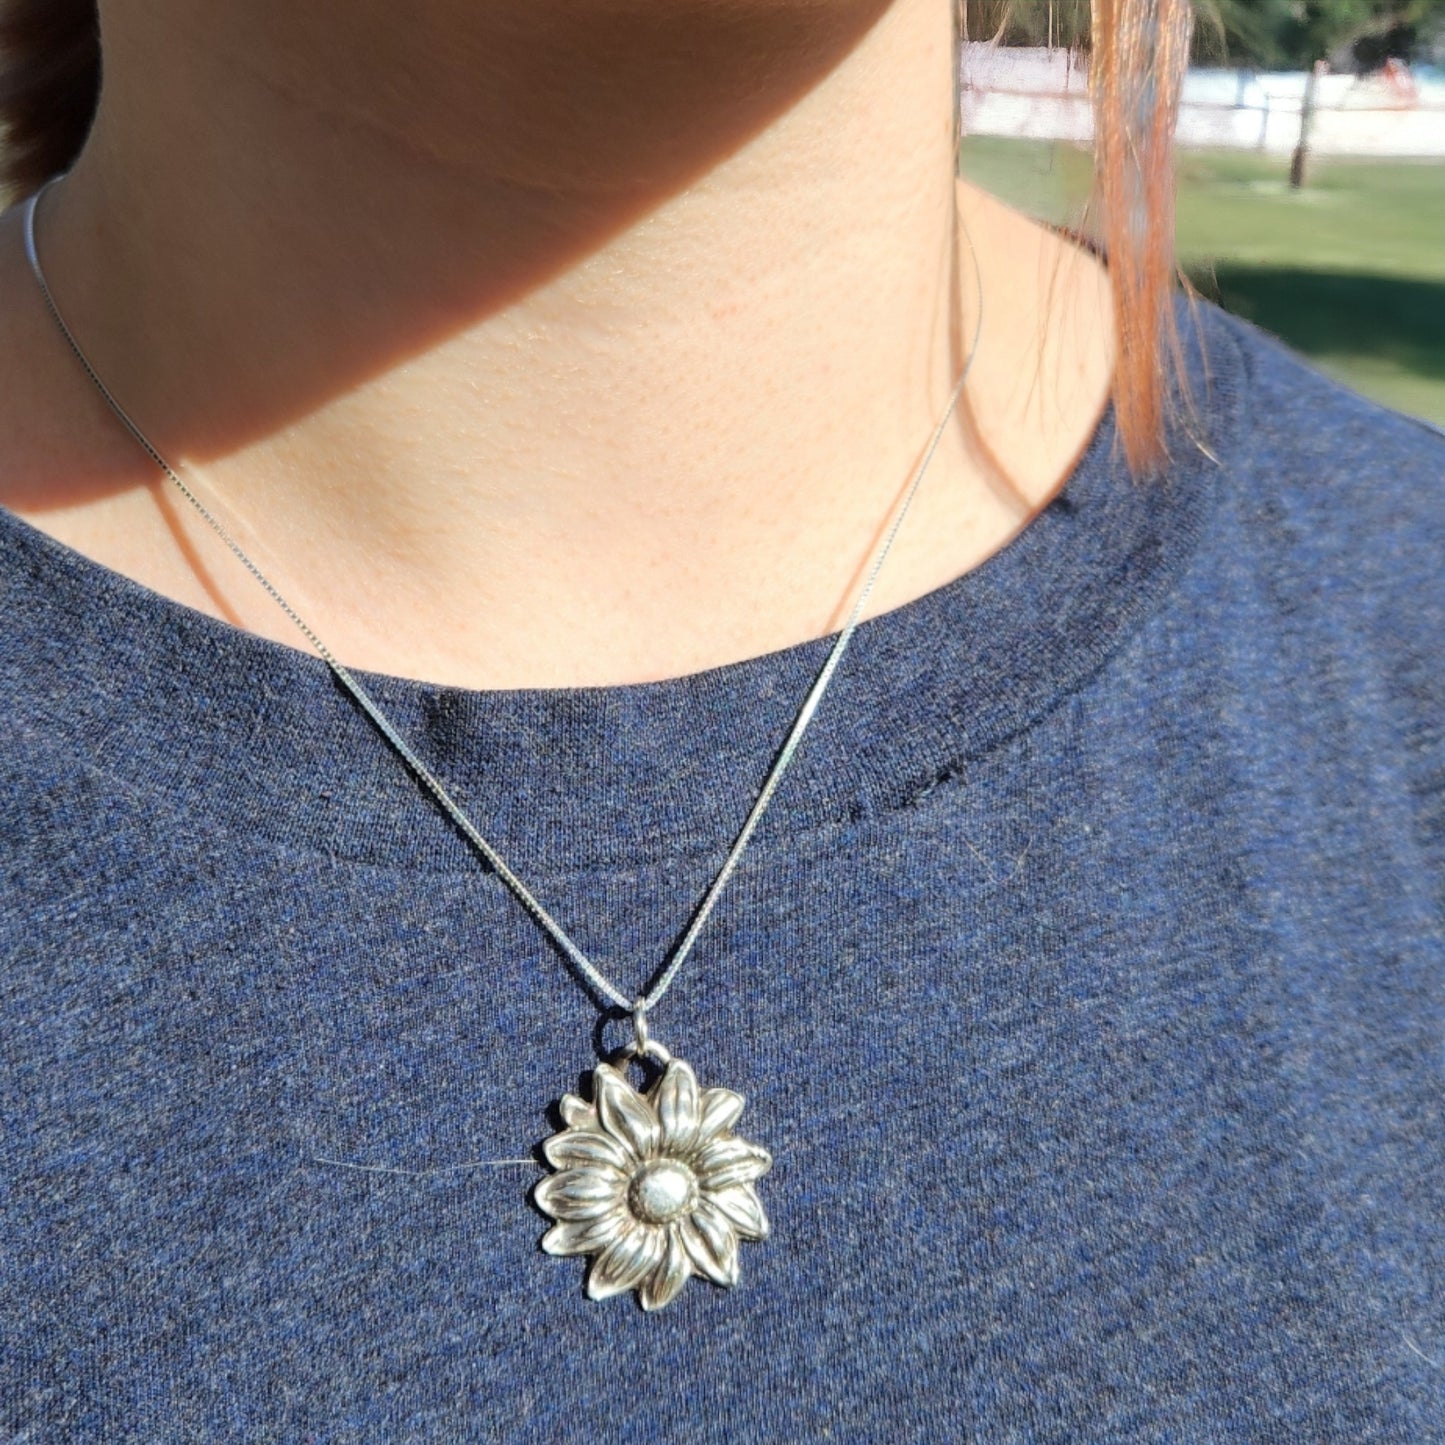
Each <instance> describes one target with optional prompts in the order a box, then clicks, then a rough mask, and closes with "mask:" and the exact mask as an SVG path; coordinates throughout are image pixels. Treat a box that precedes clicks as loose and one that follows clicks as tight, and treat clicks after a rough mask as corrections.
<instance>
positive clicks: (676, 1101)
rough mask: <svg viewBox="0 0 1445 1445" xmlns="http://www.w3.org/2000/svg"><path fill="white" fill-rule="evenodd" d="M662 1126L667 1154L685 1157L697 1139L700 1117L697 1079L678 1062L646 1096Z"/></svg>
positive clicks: (670, 1067)
mask: <svg viewBox="0 0 1445 1445" xmlns="http://www.w3.org/2000/svg"><path fill="white" fill-rule="evenodd" d="M649 1102H650V1103H651V1105H652V1107H653V1108H654V1109H655V1110H657V1118H658V1121H659V1122H660V1123H661V1125H662V1147H663V1149H664V1151H665V1152H666V1153H668V1154H676V1155H685V1154H686V1153H687V1152H688V1151H689V1150H690V1149H691V1148H692V1145H693V1141H694V1140H695V1139H696V1138H697V1125H698V1119H699V1117H700V1115H699V1110H698V1097H697V1075H696V1074H694V1073H693V1071H692V1069H691V1068H690V1067H689V1066H688V1065H687V1064H685V1063H683V1061H682V1060H681V1059H673V1060H672V1062H671V1063H669V1064H668V1066H667V1072H666V1073H665V1074H664V1075H663V1076H662V1078H661V1079H659V1080H658V1083H657V1087H656V1088H655V1089H653V1091H652V1093H651V1094H650V1095H649Z"/></svg>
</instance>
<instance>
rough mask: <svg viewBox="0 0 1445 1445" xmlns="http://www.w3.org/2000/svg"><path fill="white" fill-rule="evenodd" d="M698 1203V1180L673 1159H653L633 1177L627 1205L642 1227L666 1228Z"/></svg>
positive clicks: (689, 1170) (683, 1165) (685, 1167)
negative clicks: (665, 1225)
mask: <svg viewBox="0 0 1445 1445" xmlns="http://www.w3.org/2000/svg"><path fill="white" fill-rule="evenodd" d="M696 1200H697V1180H696V1179H695V1178H694V1177H693V1173H692V1170H691V1169H689V1168H688V1167H687V1165H686V1164H680V1163H679V1162H678V1161H677V1160H676V1159H655V1160H653V1162H652V1163H651V1164H645V1165H643V1167H642V1168H641V1169H639V1170H638V1171H637V1173H636V1174H634V1175H633V1176H632V1183H631V1184H630V1185H629V1186H628V1190H627V1202H628V1204H630V1205H631V1206H632V1212H633V1213H634V1214H635V1215H636V1216H637V1217H638V1218H639V1219H640V1220H642V1221H643V1223H644V1224H666V1223H667V1222H668V1221H669V1220H671V1219H676V1218H677V1217H678V1215H680V1214H686V1213H687V1211H688V1210H689V1209H691V1208H692V1206H693V1204H694V1203H695V1202H696Z"/></svg>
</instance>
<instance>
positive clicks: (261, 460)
mask: <svg viewBox="0 0 1445 1445" xmlns="http://www.w3.org/2000/svg"><path fill="white" fill-rule="evenodd" d="M101 15H102V35H103V43H104V54H105V88H104V93H103V95H102V101H101V107H100V112H99V115H98V117H97V120H96V124H95V126H94V128H93V129H92V131H91V134H90V138H89V140H88V141H87V144H86V146H85V149H84V151H83V153H82V155H81V156H80V158H79V159H78V161H77V162H76V164H75V166H74V167H73V168H72V171H71V173H70V175H69V176H68V177H67V178H66V179H65V180H64V181H62V182H60V183H58V184H57V185H55V186H52V187H51V188H50V190H49V191H48V192H47V193H46V195H45V198H44V200H43V202H42V203H41V206H40V209H39V217H38V224H37V235H38V239H39V248H40V254H41V258H42V261H43V263H44V266H45V270H46V274H47V276H48V278H49V280H50V284H51V287H52V289H53V291H54V293H55V296H56V299H57V302H58V304H59V305H60V307H61V310H62V312H63V313H64V314H65V316H66V319H67V321H68V322H69V324H70V325H71V326H72V328H73V329H74V330H75V332H76V335H77V337H78V338H79V340H80V342H81V345H82V346H83V347H84V348H85V350H86V352H87V354H88V355H89V357H90V358H91V361H92V362H93V364H94V365H95V367H96V369H97V371H98V372H99V373H100V375H101V376H102V378H104V379H105V380H106V382H107V384H108V385H109V386H110V387H111V389H112V390H113V391H114V392H115V393H116V395H117V397H118V398H119V399H120V401H121V402H122V404H123V405H124V406H125V407H126V408H127V409H128V410H129V411H130V412H131V414H132V415H133V416H134V417H135V418H136V420H137V422H138V423H139V425H140V426H141V427H142V429H143V430H144V431H145V432H146V433H147V435H149V436H150V438H151V440H152V441H153V442H154V443H155V444H156V445H157V447H158V448H159V449H160V451H161V452H162V453H163V454H164V455H165V456H166V457H167V459H168V460H169V461H170V462H171V463H172V465H174V466H176V467H177V469H178V470H179V471H181V472H182V474H183V475H186V476H187V477H188V479H192V480H194V482H195V485H196V486H197V489H198V490H199V491H200V492H201V493H202V495H203V496H204V498H205V499H206V500H207V501H208V502H214V503H215V504H216V506H217V508H218V510H220V511H221V513H222V515H223V516H224V518H225V519H226V520H227V522H228V524H230V525H231V526H233V527H234V529H235V531H236V533H237V535H238V536H239V538H240V540H241V541H242V544H243V545H244V546H245V547H246V549H247V550H248V551H250V552H251V553H252V555H253V556H254V557H255V558H256V560H257V561H258V562H259V563H260V564H261V565H262V567H263V568H264V569H266V570H267V571H268V572H269V573H270V575H271V576H272V578H273V580H274V581H275V582H276V583H277V584H278V585H279V586H280V588H281V590H282V592H283V593H285V594H286V595H288V596H289V597H290V598H291V600H292V601H293V602H294V603H295V604H296V605H297V607H298V608H299V609H300V611H301V612H302V614H303V616H305V617H306V618H307V619H308V621H310V622H312V623H313V624H314V625H315V627H316V629H317V630H318V632H320V634H321V635H322V636H323V637H324V638H325V639H326V640H327V641H328V642H329V643H330V644H331V645H332V647H333V648H334V650H335V651H336V652H337V653H338V654H339V655H340V656H341V658H342V659H343V660H344V661H346V662H347V663H349V664H351V665H353V666H356V667H359V668H364V669H368V670H374V671H378V672H387V673H392V674H396V675H399V676H403V677H411V678H419V679H427V680H430V681H434V682H440V683H448V684H453V685H458V686H465V687H475V688H506V687H554V686H579V685H593V684H617V683H628V682H642V681H649V680H653V679H658V678H664V677H672V676H678V675H681V674H683V673H687V672H692V671H696V670H699V669H702V668H706V667H711V666H715V665H718V664H722V663H726V662H730V661H734V660H736V659H740V658H744V657H750V656H756V655H758V654H761V653H764V652H768V651H771V650H774V649H777V648H781V647H786V646H789V645H792V644H795V643H798V642H801V641H804V640H806V639H809V638H813V637H817V636H821V635H823V634H824V633H827V632H829V631H832V630H836V628H837V627H838V626H840V625H841V623H842V620H843V618H844V616H845V615H846V608H847V605H848V603H849V602H850V601H851V599H852V596H853V593H854V590H855V589H856V586H857V585H858V583H859V581H860V579H861V569H862V567H863V565H864V563H865V561H866V559H867V557H868V555H869V554H870V552H871V550H872V548H873V547H874V546H875V545H876V542H877V540H878V539H879V537H880V535H881V527H882V525H883V522H884V519H885V515H886V514H887V513H888V512H889V510H890V509H891V507H892V506H893V505H894V503H895V502H896V500H897V499H898V497H899V496H900V494H901V491H902V488H903V486H904V485H905V483H906V482H907V480H908V477H909V475H910V473H911V471H912V468H913V467H914V466H915V465H916V463H917V461H918V459H919V457H920V455H921V452H922V448H923V445H924V443H925V441H926V439H927V437H928V435H929V433H930V432H931V430H932V427H933V425H934V423H935V421H936V419H937V417H938V415H939V414H940V412H941V410H942V408H943V405H944V403H945V401H946V400H947V397H948V393H949V391H950V390H951V389H952V386H953V382H954V380H955V378H956V376H957V372H958V369H959V366H960V365H961V363H962V360H963V357H964V355H965V353H966V350H967V346H968V343H969V341H970V339H971V337H972V335H973V328H974V321H975V318H976V317H977V315H978V310H979V304H980V302H979V295H978V292H977V288H976V286H975V283H974V268H973V262H972V260H971V259H970V254H969V249H968V244H967V242H965V241H961V239H960V218H961V220H962V222H963V223H964V224H966V227H967V233H968V237H969V238H971V241H972V244H973V246H974V248H976V251H977V255H978V263H979V267H980V270H981V273H982V291H983V297H984V301H983V318H984V320H983V331H982V340H981V345H980V349H979V353H978V359H977V361H976V363H975V366H974V369H973V371H972V373H971V375H970V379H969V383H968V388H967V391H966V392H965V397H964V402H963V403H962V404H961V406H960V410H959V413H958V416H957V418H956V421H955V423H954V424H953V425H951V426H950V428H949V429H948V431H947V432H946V434H945V437H944V440H943V442H942V444H941V445H940V448H939V450H938V452H937V454H936V456H935V458H934V461H933V464H932V466H931V468H930V470H929V473H928V475H927V478H926V480H925V482H924V485H923V487H922V489H921V490H920V492H919V494H918V497H917V499H916V501H915V503H914V505H913V509H912V511H911V512H910V515H909V519H908V522H907V524H906V526H905V528H904V530H903V532H902V533H901V534H900V536H899V539H898V542H897V544H896V546H895V547H894V550H893V553H892V554H891V556H890V558H889V561H888V564H887V566H886V567H885V569H884V572H883V574H882V576H881V577H880V580H879V583H878V586H877V588H876V589H875V592H874V594H873V597H872V599H871V600H870V603H869V606H868V608H867V612H866V614H865V615H868V616H872V615H876V614H878V613H880V612H883V611H886V610H889V609H891V608H893V607H896V606H898V605H901V604H902V603H904V602H907V601H909V600H911V599H913V598H916V597H919V596H921V595H922V594H923V593H925V592H928V591H930V590H932V589H933V588H935V587H938V586H941V585H942V584H943V583H945V582H947V581H949V580H950V579H952V578H954V577H957V576H959V575H960V574H962V573H963V572H965V571H967V570H969V569H970V568H972V567H974V566H976V565H977V564H978V563H979V562H980V561H982V560H983V559H985V558H986V557H988V556H989V555H990V554H991V553H993V552H994V551H996V550H997V549H998V548H999V547H1000V546H1002V545H1003V544H1004V543H1006V542H1007V541H1008V540H1009V539H1010V538H1011V537H1012V536H1014V535H1016V533H1017V532H1018V531H1019V530H1020V529H1021V528H1022V527H1024V526H1025V525H1027V522H1028V520H1029V519H1030V518H1031V517H1032V516H1033V515H1034V514H1035V513H1036V512H1037V511H1038V510H1039V508H1040V507H1042V506H1043V505H1044V504H1045V503H1046V502H1047V501H1048V500H1049V498H1050V497H1052V496H1053V495H1054V494H1055V493H1056V492H1057V490H1058V489H1059V487H1060V486H1061V485H1062V484H1063V482H1064V481H1065V480H1066V478H1067V476H1068V474H1069V472H1070V471H1071V470H1072V468H1073V466H1074V464H1075V463H1076V461H1077V459H1078V456H1079V455H1080V453H1081V451H1082V450H1083V448H1084V447H1085V445H1086V444H1087V442H1088V440H1089V438H1090V436H1091V435H1092V433H1093V431H1094V429H1095V427H1096V425H1097V423H1098V419H1099V416H1100V413H1101V411H1102V409H1103V407H1104V406H1105V404H1106V400H1107V394H1108V387H1109V382H1110V376H1111V372H1112V368H1113V351H1114V338H1113V331H1112V325H1111V319H1110V310H1109V298H1108V278H1107V276H1106V274H1105V273H1104V271H1103V269H1102V268H1101V267H1100V266H1099V265H1098V263H1097V262H1096V261H1094V260H1093V258H1092V257H1090V256H1089V255H1088V253H1087V252H1084V251H1082V250H1079V249H1077V248H1075V247H1074V246H1072V245H1071V244H1069V243H1068V242H1066V241H1064V240H1062V239H1059V238H1057V237H1055V236H1054V235H1053V234H1052V233H1050V232H1048V231H1047V230H1045V229H1044V228H1042V227H1040V226H1037V225H1035V224H1034V223H1033V222H1031V221H1029V220H1027V219H1025V218H1024V217H1022V216H1020V215H1018V214H1017V213H1015V212H1013V211H1011V210H1009V209H1008V208H1007V207H1005V206H1004V205H1002V204H1001V203H1000V202H998V201H997V200H995V199H994V198H992V197H991V196H988V195H987V194H985V193H983V192H980V191H979V190H977V189H976V188H974V187H972V186H970V185H967V184H965V183H963V182H958V181H955V180H954V178H953V167H952V157H951V147H952V137H951V128H950V115H951V105H950V86H951V84H952V75H951V56H950V35H949V18H948V5H947V0H630V3H623V0H566V3H565V4H563V3H561V0H432V3H430V4H428V5H425V6H417V7H398V6H395V5H393V4H391V3H382V0H345V3H344V4H343V3H341V0H310V3H308V4H306V5H302V6H297V5H294V4H290V3H286V4H283V3H279V0H253V3H251V4H248V5H246V6H244V7H243V6H240V5H216V4H215V0H144V3H142V0H102V3H101ZM157 76H161V77H164V80H165V83H163V84H157V83H156V80H155V78H156V77H157ZM0 505H3V506H5V507H8V508H9V509H10V510H12V511H14V512H17V513H19V514H20V515H21V516H22V517H24V518H26V519H27V520H28V521H30V522H31V523H33V524H34V525H35V526H37V527H39V528H41V529H42V530H44V531H46V532H48V533H50V534H51V535H52V536H54V537H56V538H57V539H59V540H60V541H62V542H64V543H66V544H67V545H69V546H71V547H73V548H75V549H76V550H78V551H80V552H82V553H83V554H85V555H86V556H88V557H90V558H93V559H94V560H96V561H98V562H100V563H103V564H104V565H105V566H108V567H110V568H113V569H115V570H117V571H119V572H122V573H125V574H126V575H128V576H130V577H132V578H134V579H135V580H137V581H139V582H141V583H143V584H144V585H145V586H147V587H150V588H152V589H154V590H155V591H157V592H160V593H162V594H164V595H165V596H167V597H170V598H173V599H175V600H177V601H180V602H182V603H185V604H186V605H188V606H191V607H194V608H198V609H200V610H202V611H204V612H207V613H209V614H211V615H212V616H215V617H218V618H221V619H223V620H224V621H226V622H228V623H230V624H232V625H234V626H237V627H242V628H245V629H246V630H248V631H252V632H256V633H259V634H261V635H263V636H266V637H268V638H271V639H274V640H276V641H280V642H282V643H285V644H287V645H289V646H296V647H302V648H304V647H305V645H306V644H305V643H304V641H303V640H302V639H301V638H300V636H299V634H297V633H296V631H295V629H294V628H293V627H292V624H291V623H290V622H288V621H287V619H286V618H285V617H284V616H283V615H282V614H281V612H280V611H279V609H277V608H276V607H275V604H274V603H272V602H271V601H270V599H268V598H267V597H266V596H265V594H264V593H263V592H262V591H261V589H260V588H259V587H257V586H256V584H255V582H254V581H253V580H252V579H250V578H249V577H248V576H247V575H246V574H245V572H244V571H243V570H242V569H241V568H240V567H239V566H238V565H237V564H236V563H235V562H234V560H233V559H232V558H230V556H229V555H228V554H227V553H226V552H225V550H224V548H223V547H222V546H221V545H220V543H219V542H218V541H217V539H216V538H215V537H214V535H213V534H211V533H210V532H209V531H208V530H207V529H206V527H205V525H204V523H203V522H201V520H200V519H199V518H198V517H197V516H196V515H195V514H194V513H193V512H192V511H191V509H190V508H189V507H188V506H187V504H186V503H185V502H184V500H183V499H182V498H181V497H180V495H179V494H178V493H177V492H176V490H175V489H174V487H173V486H172V485H171V483H170V482H168V481H167V480H166V479H165V478H164V476H163V475H162V474H161V473H160V472H159V471H158V469H157V468H156V467H155V465H154V464H153V463H152V462H151V461H150V460H149V458H147V457H146V456H145V454H144V452H142V451H141V449H140V448H139V447H138V446H137V445H136V443H135V442H134V441H133V440H132V439H131V438H130V436H129V435H128V434H127V433H126V431H125V430H124V428H123V427H122V426H121V424H120V423H119V421H118V420H117V419H116V418H115V417H114V416H113V415H112V413H111V412H110V410H109V408H108V407H107V406H106V404H105V402H104V400H103V399H102V398H101V397H100V395H99V393H98V392H96V390H95V389H94V387H93V386H92V384H91V383H90V381H89V380H88V379H87V378H86V377H85V375H84V373H83V372H82V370H81V369H80V367H79V365H78V363H77V362H76V360H75V358H74V357H73V356H72V355H71V353H70V351H69V349H68V348H67V347H66V345H65V343H64V340H63V338H62V337H61V336H60V334H59V331H58V330H57V328H56V327H55V325H54V322H53V321H52V320H51V318H50V316H49V314H48V312H47V311H46V310H45V308H44V304H43V302H42V300H41V298H40V295H39V292H38V290H37V288H36V286H35V282H34V279H33V278H32V277H31V275H30V271H29V266H28V263H27V261H26V258H25V254H24V242H23V232H22V229H21V217H20V214H19V207H12V208H11V210H10V211H8V212H7V213H5V214H4V215H3V216H0Z"/></svg>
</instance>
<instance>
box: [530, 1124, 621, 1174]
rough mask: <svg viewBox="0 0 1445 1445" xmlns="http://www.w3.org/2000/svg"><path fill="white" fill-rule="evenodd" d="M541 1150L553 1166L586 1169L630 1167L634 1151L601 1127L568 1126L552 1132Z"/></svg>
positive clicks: (556, 1167) (555, 1167)
mask: <svg viewBox="0 0 1445 1445" xmlns="http://www.w3.org/2000/svg"><path fill="white" fill-rule="evenodd" d="M542 1153H543V1154H545V1155H546V1156H547V1162H548V1163H549V1164H550V1165H551V1166H552V1167H553V1168H554V1169H570V1168H583V1169H585V1168H587V1167H588V1166H589V1165H593V1164H610V1165H611V1166H612V1167H613V1168H614V1169H630V1168H631V1167H632V1162H633V1161H632V1156H631V1154H630V1153H629V1152H628V1151H627V1150H626V1149H625V1148H624V1147H623V1146H622V1145H621V1144H619V1143H618V1142H617V1141H616V1140H615V1139H614V1138H613V1137H612V1135H610V1134H604V1133H603V1132H602V1131H601V1130H600V1129H566V1130H564V1131H563V1132H562V1133H560V1134H553V1135H552V1137H551V1138H550V1139H548V1140H545V1141H544V1142H543V1144H542Z"/></svg>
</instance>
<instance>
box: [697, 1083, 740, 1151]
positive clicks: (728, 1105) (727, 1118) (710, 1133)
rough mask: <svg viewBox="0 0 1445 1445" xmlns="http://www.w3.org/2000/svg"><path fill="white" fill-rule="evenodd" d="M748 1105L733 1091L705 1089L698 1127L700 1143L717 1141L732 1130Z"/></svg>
mask: <svg viewBox="0 0 1445 1445" xmlns="http://www.w3.org/2000/svg"><path fill="white" fill-rule="evenodd" d="M746 1103H747V1100H746V1099H745V1098H743V1096H742V1095H741V1094H735V1093H733V1091H732V1090H731V1089H704V1090H703V1091H702V1105H701V1111H700V1112H701V1118H700V1119H699V1120H698V1126H697V1140H698V1143H699V1144H701V1143H702V1142H703V1141H704V1140H707V1139H716V1138H717V1136H718V1135H719V1134H721V1133H723V1132H724V1131H725V1130H728V1129H731V1128H732V1126H733V1125H734V1124H736V1123H737V1121H738V1115H739V1114H741V1113H742V1111H743V1106H744V1105H745V1104H746Z"/></svg>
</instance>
